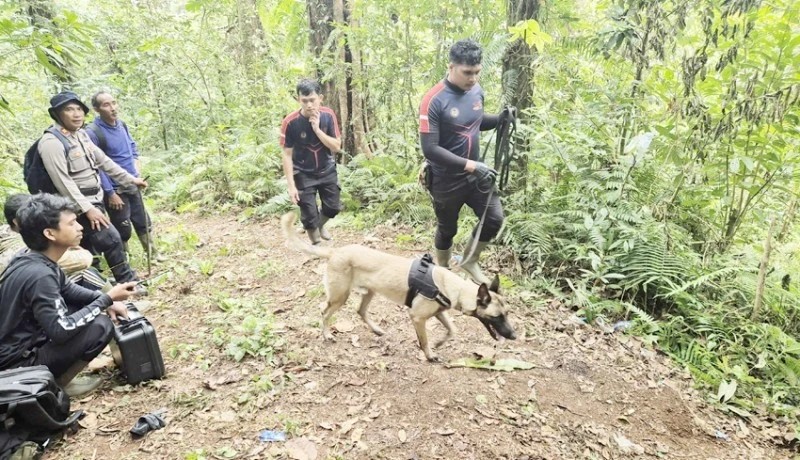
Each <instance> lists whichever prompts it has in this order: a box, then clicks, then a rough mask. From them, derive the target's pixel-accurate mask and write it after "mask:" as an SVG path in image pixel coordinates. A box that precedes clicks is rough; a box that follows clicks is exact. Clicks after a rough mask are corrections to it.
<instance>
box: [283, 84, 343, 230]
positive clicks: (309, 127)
mask: <svg viewBox="0 0 800 460" xmlns="http://www.w3.org/2000/svg"><path fill="white" fill-rule="evenodd" d="M320 91H321V88H320V85H319V83H318V82H316V81H315V80H308V79H304V80H301V81H300V83H298V84H297V101H298V102H299V103H300V110H297V111H296V112H292V113H290V114H289V115H287V116H286V118H284V119H283V123H282V124H281V147H283V172H284V174H286V182H287V183H288V188H289V198H291V200H292V203H294V204H297V205H299V206H300V221H301V222H302V223H303V228H305V229H306V231H307V232H308V237H309V238H310V239H311V242H312V243H313V244H319V242H320V238H324V239H326V240H329V239H331V236H330V234H329V233H328V231H327V230H325V223H326V222H327V221H328V220H329V219H333V218H334V217H336V215H337V214H338V213H339V211H340V210H341V204H340V201H339V178H338V176H337V175H336V157H335V154H336V152H338V151H339V149H340V148H341V146H342V142H341V140H340V136H341V135H340V134H339V123H338V122H337V121H336V114H334V113H333V110H331V109H329V108H328V107H324V106H322V95H321V94H320ZM317 194H319V199H320V201H321V202H322V207H321V209H318V208H317Z"/></svg>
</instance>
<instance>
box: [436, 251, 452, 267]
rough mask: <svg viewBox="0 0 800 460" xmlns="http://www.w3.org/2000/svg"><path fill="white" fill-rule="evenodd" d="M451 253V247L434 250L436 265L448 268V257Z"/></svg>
mask: <svg viewBox="0 0 800 460" xmlns="http://www.w3.org/2000/svg"><path fill="white" fill-rule="evenodd" d="M452 255H453V248H450V249H437V250H436V265H438V266H440V267H444V268H450V257H452Z"/></svg>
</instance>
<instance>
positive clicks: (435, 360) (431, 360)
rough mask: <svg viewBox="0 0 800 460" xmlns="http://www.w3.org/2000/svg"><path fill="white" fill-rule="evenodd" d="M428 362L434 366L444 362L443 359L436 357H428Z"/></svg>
mask: <svg viewBox="0 0 800 460" xmlns="http://www.w3.org/2000/svg"><path fill="white" fill-rule="evenodd" d="M428 362H429V363H433V364H441V363H442V362H443V361H442V358H440V357H438V356H436V355H430V356H428Z"/></svg>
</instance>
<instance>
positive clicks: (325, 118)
mask: <svg viewBox="0 0 800 460" xmlns="http://www.w3.org/2000/svg"><path fill="white" fill-rule="evenodd" d="M319 127H320V129H321V130H322V131H323V132H324V133H325V134H327V135H329V136H331V137H335V138H337V139H338V138H339V137H340V136H341V134H340V133H339V122H338V121H337V120H336V114H334V113H333V110H331V109H330V108H328V107H320V109H319ZM280 143H281V147H283V148H290V149H292V164H293V166H294V172H295V173H297V172H302V173H305V174H316V175H320V174H326V173H328V172H330V171H332V170H333V169H334V168H335V167H336V159H335V158H334V155H333V154H332V153H331V150H330V149H329V148H328V147H326V146H325V144H323V143H322V141H320V140H319V138H318V137H317V135H316V134H315V133H314V130H313V129H312V128H311V122H310V121H308V118H306V117H304V116H303V115H302V114H301V113H300V110H299V109H298V110H297V111H296V112H292V113H290V114H289V115H287V116H286V118H284V119H283V123H281V140H280Z"/></svg>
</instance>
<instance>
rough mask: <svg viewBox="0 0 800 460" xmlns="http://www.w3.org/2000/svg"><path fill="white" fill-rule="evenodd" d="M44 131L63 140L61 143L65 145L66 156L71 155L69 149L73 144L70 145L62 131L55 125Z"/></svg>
mask: <svg viewBox="0 0 800 460" xmlns="http://www.w3.org/2000/svg"><path fill="white" fill-rule="evenodd" d="M44 132H46V133H50V134H52V135H53V136H55V137H56V139H58V140H59V141H61V144H62V145H63V146H64V156H67V155H69V149H70V148H71V147H72V145H70V143H69V139H67V136H65V135H63V134H61V131H60V130H58V129H56V127H55V126H50V127H49V128H47V129H45V130H44Z"/></svg>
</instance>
